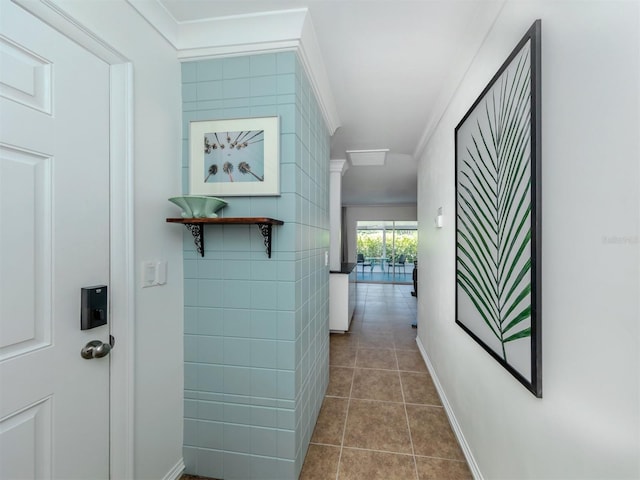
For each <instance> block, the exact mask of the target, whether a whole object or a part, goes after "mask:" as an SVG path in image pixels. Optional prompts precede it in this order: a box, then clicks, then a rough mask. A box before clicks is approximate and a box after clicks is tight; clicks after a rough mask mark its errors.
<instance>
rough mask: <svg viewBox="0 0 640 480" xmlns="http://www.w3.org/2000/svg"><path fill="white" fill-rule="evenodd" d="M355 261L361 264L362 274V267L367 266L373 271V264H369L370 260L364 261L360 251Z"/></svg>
mask: <svg viewBox="0 0 640 480" xmlns="http://www.w3.org/2000/svg"><path fill="white" fill-rule="evenodd" d="M356 263H357V264H358V265H362V274H363V275H364V267H369V269H370V271H373V265H372V264H371V262H365V261H364V255H363V254H362V253H359V254H358V258H357V260H356ZM356 268H357V267H356Z"/></svg>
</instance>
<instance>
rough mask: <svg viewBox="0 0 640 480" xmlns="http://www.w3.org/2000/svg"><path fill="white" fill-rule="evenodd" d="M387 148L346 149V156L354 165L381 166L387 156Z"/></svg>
mask: <svg viewBox="0 0 640 480" xmlns="http://www.w3.org/2000/svg"><path fill="white" fill-rule="evenodd" d="M388 151H389V149H388V148H382V149H379V150H347V156H348V157H349V161H350V162H351V165H353V166H354V167H370V166H382V165H384V161H385V159H386V158H387V152H388Z"/></svg>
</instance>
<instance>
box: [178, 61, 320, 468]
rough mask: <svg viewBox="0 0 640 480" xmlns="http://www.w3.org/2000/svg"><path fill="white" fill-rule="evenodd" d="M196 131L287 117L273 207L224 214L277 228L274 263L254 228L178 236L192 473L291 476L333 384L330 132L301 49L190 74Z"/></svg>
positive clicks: (249, 200) (249, 206) (187, 453)
mask: <svg viewBox="0 0 640 480" xmlns="http://www.w3.org/2000/svg"><path fill="white" fill-rule="evenodd" d="M182 83H183V84H182V95H183V97H182V100H183V149H182V152H183V163H182V165H183V189H184V191H185V193H186V192H187V191H188V188H187V185H188V182H187V179H188V168H189V158H188V150H189V149H188V134H189V121H191V120H214V119H222V118H238V117H260V116H273V115H278V116H279V117H280V130H281V136H280V156H281V158H280V176H281V178H280V189H281V195H280V196H278V197H230V198H229V199H228V200H229V205H228V206H227V207H225V212H224V214H225V216H227V217H234V216H266V217H273V218H278V219H280V220H283V221H284V222H285V224H284V225H282V226H276V227H274V229H273V242H272V257H271V258H267V256H266V254H265V252H264V244H263V239H262V235H261V234H260V232H259V231H258V230H257V228H256V227H255V226H246V225H237V226H229V225H226V226H206V227H205V237H206V242H205V256H204V257H200V256H199V255H197V254H196V253H195V251H194V246H193V240H192V237H191V235H190V234H189V233H188V232H186V229H185V233H184V274H185V280H184V288H185V295H184V300H185V332H184V347H185V366H184V369H185V372H184V373H185V386H184V388H185V392H184V396H185V405H184V406H185V409H184V411H185V423H184V427H185V428H184V460H185V464H186V467H187V470H186V471H187V472H188V473H191V474H196V475H202V476H208V477H214V478H221V479H234V478H242V479H262V480H265V479H268V478H273V479H278V480H286V479H295V478H297V477H298V475H299V473H300V470H301V468H302V463H303V461H304V456H305V454H306V451H307V448H308V445H309V440H310V438H311V434H312V432H313V428H314V425H315V422H316V419H317V416H318V412H319V410H320V405H321V403H322V398H323V396H324V392H325V390H326V387H327V383H328V378H329V374H328V353H329V306H328V298H329V286H328V285H329V271H328V268H327V267H325V265H324V252H325V251H328V249H329V134H328V131H327V129H326V127H325V123H324V120H323V118H322V115H321V112H320V110H319V107H318V104H317V101H316V99H315V96H314V94H313V91H312V89H311V86H310V84H309V80H308V78H307V76H306V73H305V72H304V70H303V68H302V66H301V64H300V62H299V60H298V58H297V55H296V53H295V52H284V53H277V54H264V55H251V56H244V57H233V58H224V59H214V60H203V61H197V62H189V63H184V64H183V65H182Z"/></svg>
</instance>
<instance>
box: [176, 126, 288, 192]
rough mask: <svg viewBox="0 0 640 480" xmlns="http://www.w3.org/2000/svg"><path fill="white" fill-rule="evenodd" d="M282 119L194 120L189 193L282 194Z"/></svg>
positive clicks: (191, 134)
mask: <svg viewBox="0 0 640 480" xmlns="http://www.w3.org/2000/svg"><path fill="white" fill-rule="evenodd" d="M279 127H280V124H279V118H278V117H260V118H239V119H228V120H204V121H192V122H191V123H190V125H189V147H190V148H189V193H190V194H192V195H215V196H218V197H224V196H231V195H234V196H273V195H280V128H279Z"/></svg>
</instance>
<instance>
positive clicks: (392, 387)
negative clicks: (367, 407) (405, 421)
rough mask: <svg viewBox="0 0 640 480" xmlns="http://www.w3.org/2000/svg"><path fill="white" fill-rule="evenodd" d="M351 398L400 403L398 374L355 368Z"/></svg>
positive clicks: (389, 371) (400, 391)
mask: <svg viewBox="0 0 640 480" xmlns="http://www.w3.org/2000/svg"><path fill="white" fill-rule="evenodd" d="M351 397H352V398H360V399H367V400H382V401H386V402H402V388H401V386H400V377H399V376H398V372H397V371H393V370H371V369H361V368H356V369H355V375H354V377H353V390H352V392H351Z"/></svg>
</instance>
